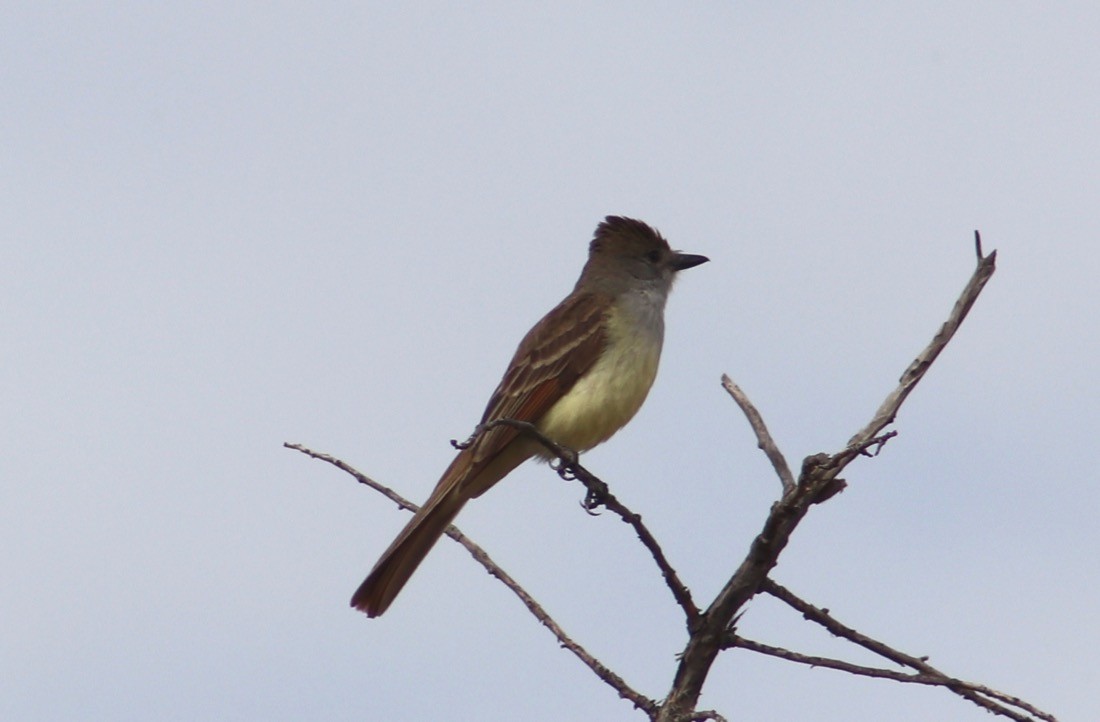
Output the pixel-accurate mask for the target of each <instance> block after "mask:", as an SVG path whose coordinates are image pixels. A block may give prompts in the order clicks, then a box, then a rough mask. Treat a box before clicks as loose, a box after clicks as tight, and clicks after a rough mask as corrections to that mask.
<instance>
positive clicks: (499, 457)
mask: <svg viewBox="0 0 1100 722" xmlns="http://www.w3.org/2000/svg"><path fill="white" fill-rule="evenodd" d="M707 260H708V259H707V258H706V257H705V256H695V255H691V254H687V253H679V252H678V251H673V250H672V249H670V248H669V245H668V242H667V241H665V239H664V238H662V237H661V235H660V234H659V233H657V231H655V230H654V229H652V228H650V227H649V226H647V225H646V224H645V223H642V222H641V221H636V220H633V219H630V218H621V217H619V216H608V217H607V218H606V219H605V220H604V221H603V223H601V224H600V225H599V227H597V228H596V234H595V237H594V238H593V239H592V242H591V244H590V245H589V247H588V263H586V264H585V266H584V270H582V271H581V277H580V279H579V280H578V281H577V285H576V286H575V287H574V288H573V292H572V293H570V294H569V295H568V296H566V297H565V300H563V301H562V302H561V303H559V304H558V305H557V307H555V308H554V310H552V311H550V313H548V314H546V315H545V316H544V317H543V318H542V320H541V321H539V322H538V323H537V324H535V327H534V328H532V329H531V330H530V331H528V332H527V335H526V336H524V337H523V341H521V342H520V344H519V348H517V349H516V354H515V356H513V357H512V361H511V363H509V364H508V370H507V371H505V372H504V378H503V379H502V380H501V382H500V385H499V386H497V389H496V391H494V392H493V396H492V398H490V399H489V405H488V406H486V407H485V414H484V415H482V417H481V423H482V424H486V423H489V422H491V421H495V420H497V419H515V420H518V421H526V422H530V423H532V424H534V425H535V427H536V428H538V430H539V431H540V432H542V433H543V434H544V435H546V436H547V437H549V438H551V439H553V440H554V441H556V442H557V443H558V444H561V445H562V446H565V447H568V448H570V449H573V450H574V451H587V450H588V449H591V448H592V447H594V446H596V445H597V444H600V443H602V442H604V441H607V440H608V439H609V438H611V435H612V434H614V433H615V432H616V431H618V430H619V429H621V428H622V427H623V425H624V424H626V422H628V421H630V419H631V418H633V417H634V414H635V413H637V411H638V409H639V408H641V406H642V402H643V401H645V397H646V395H647V394H648V393H649V389H650V387H651V386H652V385H653V379H654V378H655V377H656V376H657V363H658V361H659V360H660V357H661V345H662V343H663V341H664V334H665V321H664V311H665V301H666V300H668V293H669V291H670V290H671V289H672V282H673V279H675V277H676V273H677V272H678V271H683V270H685V269H687V268H692V267H693V266H698V265H699V264H701V263H705V262H706V261H707ZM532 456H538V457H541V458H544V459H546V458H549V457H550V454H549V453H548V452H547V450H546V449H545V447H543V446H542V445H541V444H540V443H539V442H538V441H536V440H534V439H532V438H531V437H530V436H527V435H525V434H523V433H522V432H521V431H520V430H518V429H516V428H515V427H513V426H496V427H494V428H492V429H489V430H487V431H484V432H482V433H481V434H480V435H478V436H477V437H476V439H475V440H474V441H473V443H472V444H471V445H470V446H469V447H468V448H466V449H463V450H462V451H460V452H459V453H458V455H457V456H456V457H455V459H454V461H452V462H451V465H450V466H448V467H447V470H446V471H445V472H443V477H442V478H441V479H440V480H439V483H438V484H436V486H435V490H434V491H432V494H431V496H429V497H428V500H427V501H426V502H424V505H423V506H421V507H420V510H419V511H418V512H416V514H415V515H414V516H413V518H412V520H411V521H410V522H409V523H408V525H406V526H405V528H404V529H403V530H402V531H401V533H400V534H398V535H397V538H396V539H395V540H394V542H393V543H392V544H390V547H389V549H387V550H386V551H385V552H384V553H383V554H382V557H381V559H379V560H378V563H377V564H375V565H374V569H372V570H371V573H370V574H369V575H368V576H367V578H366V580H364V581H363V583H362V584H361V585H360V586H359V589H357V590H356V592H355V594H354V595H353V596H352V598H351V606H353V607H355V608H356V609H359V610H361V611H363V612H366V613H367V615H368V616H371V617H377V616H378V615H380V614H382V613H383V612H385V611H386V609H387V608H389V606H390V604H391V603H392V602H393V600H394V598H395V597H396V596H397V594H398V592H400V591H401V588H402V587H404V586H405V583H406V582H407V581H408V580H409V577H410V576H412V574H413V572H415V571H416V568H417V567H418V566H419V565H420V562H421V561H423V560H424V557H425V556H426V555H427V554H428V552H429V551H430V550H431V548H432V546H433V545H434V544H435V543H436V541H438V540H439V537H440V536H441V535H442V534H443V532H444V530H445V529H446V528H447V525H448V524H450V523H451V521H452V520H453V519H454V518H455V516H457V514H458V512H459V511H461V509H462V507H463V506H465V504H466V502H467V501H469V500H470V499H473V498H474V497H477V496H481V495H482V494H483V493H484V492H485V491H486V490H488V489H489V487H491V486H492V485H493V484H496V483H497V482H498V481H500V480H501V479H503V478H504V477H505V476H507V475H508V473H509V472H510V471H512V469H514V468H516V467H517V466H519V465H520V464H521V463H522V462H523V461H525V460H526V459H529V458H531V457H532Z"/></svg>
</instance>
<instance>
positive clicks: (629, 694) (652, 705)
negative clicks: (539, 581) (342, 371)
mask: <svg viewBox="0 0 1100 722" xmlns="http://www.w3.org/2000/svg"><path fill="white" fill-rule="evenodd" d="M283 446H285V447H286V448H288V449H294V450H295V451H300V452H302V453H303V454H306V455H307V456H311V457H313V458H314V459H319V460H321V461H326V462H328V463H330V464H332V465H333V466H335V467H336V468H338V469H340V470H342V471H345V472H347V473H348V474H351V475H352V476H353V477H355V479H356V480H357V481H358V482H359V483H361V484H365V485H367V486H369V487H370V488H371V489H374V490H375V491H377V492H379V493H381V494H382V495H383V496H385V497H386V498H387V499H389V500H390V501H392V502H394V503H395V504H397V506H398V507H400V508H401V509H405V510H407V511H411V512H414V513H415V512H416V511H417V510H418V509H419V508H420V507H419V506H417V505H416V504H414V503H412V502H411V501H409V500H408V499H406V498H405V497H403V496H401V495H400V494H398V493H397V492H395V491H394V490H392V489H390V488H389V487H387V486H385V485H384V484H380V483H378V482H377V481H374V480H373V479H371V478H370V477H368V476H366V475H365V474H362V473H361V472H359V471H357V470H356V469H355V468H354V467H352V466H351V465H350V464H347V463H345V462H343V461H341V460H340V459H337V458H335V457H333V456H329V455H328V454H322V453H320V452H317V451H313V450H312V449H309V448H307V447H305V446H302V445H301V444H291V443H289V442H288V443H284V444H283ZM444 533H445V534H446V535H447V536H449V537H450V538H451V539H453V540H455V541H456V542H458V543H459V544H461V545H462V546H463V547H464V548H465V549H466V551H468V552H469V553H470V555H471V556H472V557H473V558H474V559H475V560H477V562H478V564H480V565H481V566H482V567H484V568H485V571H487V572H489V574H491V575H492V576H494V577H496V578H497V579H499V580H500V581H501V583H502V584H504V586H506V587H508V589H510V590H511V591H512V593H513V594H515V595H516V596H517V597H519V599H520V601H521V602H523V604H524V605H525V606H526V607H527V609H528V610H529V611H530V612H531V614H533V615H534V616H535V618H536V619H538V620H539V622H540V623H541V624H542V625H543V626H544V627H546V628H547V629H549V630H550V632H551V633H553V635H554V636H555V637H557V638H558V643H559V644H560V645H561V646H562V647H564V648H565V649H567V650H569V651H570V652H572V653H573V654H574V655H576V657H577V658H578V659H580V660H581V662H583V663H584V664H585V665H587V666H588V668H589V669H591V670H592V671H593V672H594V673H595V674H596V676H597V677H599V678H600V679H602V680H603V681H604V682H605V683H607V684H608V685H610V686H611V687H612V688H613V689H614V690H615V691H616V692H617V693H618V694H619V696H620V697H622V698H623V699H625V700H627V701H629V702H631V703H633V705H634V706H635V707H637V708H638V709H640V710H642V711H644V712H645V713H646V714H647V715H649V716H650V717H652V716H653V715H654V714H655V713H656V708H657V703H656V702H654V701H653V700H652V699H649V698H648V697H646V696H645V695H643V694H641V693H639V692H637V691H635V690H634V689H633V688H632V687H631V686H630V685H628V684H627V683H626V681H625V680H623V678H622V677H620V676H619V675H617V674H615V673H614V672H612V671H611V670H610V669H608V668H607V667H606V666H604V664H603V663H602V662H600V661H599V660H598V659H596V658H595V657H593V656H592V655H591V654H590V653H589V652H588V650H586V649H585V648H584V647H582V646H581V645H580V644H578V643H577V642H575V641H573V639H572V638H571V637H570V636H569V635H568V634H566V632H565V630H563V629H562V628H561V626H560V625H559V624H558V623H557V622H556V621H554V619H553V618H552V617H551V616H550V614H549V613H548V612H547V611H546V610H545V609H544V608H543V607H542V605H541V604H539V603H538V602H537V601H535V599H534V598H533V597H532V596H531V595H530V594H529V593H528V592H527V590H526V589H524V588H523V587H522V586H520V584H519V583H518V582H516V580H515V579H513V578H512V577H511V575H509V574H508V572H506V571H504V570H503V569H501V567H500V566H499V565H498V564H497V563H496V562H494V561H493V560H492V558H491V557H490V556H489V555H488V554H487V553H486V552H485V550H484V549H482V548H481V547H480V546H479V545H477V544H475V543H474V542H473V541H471V540H470V538H469V537H467V536H466V535H465V534H463V533H462V532H461V531H460V530H459V529H458V527H456V526H455V525H454V524H451V525H450V526H448V527H447V530H446V532H444Z"/></svg>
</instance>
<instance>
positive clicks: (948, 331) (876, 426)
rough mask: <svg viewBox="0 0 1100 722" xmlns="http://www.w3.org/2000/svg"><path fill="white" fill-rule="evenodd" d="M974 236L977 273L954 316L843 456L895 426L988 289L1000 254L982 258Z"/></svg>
mask: <svg viewBox="0 0 1100 722" xmlns="http://www.w3.org/2000/svg"><path fill="white" fill-rule="evenodd" d="M974 235H975V238H976V239H977V240H976V243H975V246H976V250H977V253H978V265H977V267H976V268H975V269H974V273H973V274H971V276H970V280H969V281H968V282H967V284H966V287H965V288H964V289H963V292H962V293H961V294H960V295H959V298H958V300H957V301H955V306H954V308H952V309H951V314H950V315H949V316H948V317H947V321H945V322H944V324H943V326H941V327H940V330H939V332H938V333H936V335H935V336H934V337H932V341H931V342H930V343H929V344H928V345H927V346H926V347H925V348H924V350H923V351H921V352H920V353H919V354H917V357H916V358H915V359H913V363H911V364H909V367H908V368H906V369H905V373H903V374H902V375H901V378H900V379H899V380H898V386H897V388H895V389H894V390H893V391H892V392H890V394H889V395H888V396H887V397H886V399H885V400H884V401H883V402H882V404H881V405H880V406H879V408H878V411H876V412H875V415H874V417H873V418H872V419H871V421H870V422H868V424H867V425H866V426H864V427H863V428H862V429H860V430H859V432H858V433H856V434H855V436H853V437H852V438H851V439H850V440H849V441H848V449H846V450H845V452H842V453H852V454H855V453H858V452H857V451H854V449H855V447H859V446H860V445H862V444H865V443H866V441H867V440H868V439H871V438H873V437H874V436H875V435H876V434H878V432H880V431H882V430H883V429H884V428H886V426H887V425H889V424H891V423H893V421H894V419H895V418H896V417H897V415H898V410H899V409H900V408H901V405H902V404H903V403H905V399H906V397H907V396H909V393H910V392H911V391H912V390H913V389H914V388H915V387H916V385H917V384H918V383H919V382H920V380H921V379H923V378H924V375H925V374H926V373H927V372H928V369H929V368H930V367H931V366H932V362H933V361H935V360H936V357H938V356H939V355H940V352H941V351H943V349H944V348H945V347H946V346H947V344H948V342H949V341H951V338H952V337H953V336H954V335H955V332H956V331H958V330H959V326H960V325H962V322H963V319H965V318H966V315H967V314H968V313H970V308H971V307H972V306H973V305H974V302H975V301H977V300H978V296H979V295H980V294H981V292H982V289H983V288H985V284H986V283H987V282H988V281H989V279H990V278H991V277H992V276H993V272H994V271H995V270H997V252H996V251H993V252H992V253H990V254H989V255H988V256H983V255H982V243H981V235H979V234H978V232H977V231H975V232H974ZM864 448H866V447H864ZM838 456H839V455H838Z"/></svg>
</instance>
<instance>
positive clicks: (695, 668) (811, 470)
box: [657, 252, 997, 722]
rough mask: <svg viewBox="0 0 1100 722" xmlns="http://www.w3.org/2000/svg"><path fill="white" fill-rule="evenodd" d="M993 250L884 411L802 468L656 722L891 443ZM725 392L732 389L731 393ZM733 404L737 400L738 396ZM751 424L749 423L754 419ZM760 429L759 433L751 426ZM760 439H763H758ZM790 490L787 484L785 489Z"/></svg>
mask: <svg viewBox="0 0 1100 722" xmlns="http://www.w3.org/2000/svg"><path fill="white" fill-rule="evenodd" d="M996 255H997V254H996V252H993V253H991V254H990V255H989V256H980V257H979V258H978V266H977V268H976V269H975V271H974V273H973V275H972V276H971V278H970V281H969V282H968V283H967V285H966V287H965V288H964V289H963V292H962V294H961V295H960V296H959V298H958V300H957V301H956V302H955V307H954V308H953V309H952V311H951V314H950V316H949V317H948V319H947V322H946V323H944V325H943V327H942V328H941V329H940V331H939V333H937V334H936V336H935V337H934V338H933V339H932V342H931V343H930V344H929V345H928V347H927V348H926V349H925V350H924V351H922V352H921V354H920V355H919V356H917V359H916V360H915V361H914V362H913V363H912V364H910V366H909V368H908V369H906V371H905V373H904V374H902V377H901V384H900V385H899V387H898V389H896V390H895V391H894V392H893V393H892V394H890V396H888V397H887V398H886V400H885V401H884V402H883V403H882V405H881V406H880V407H879V410H878V411H877V412H876V413H875V416H874V418H873V419H872V420H871V422H870V423H868V424H867V426H865V427H864V428H863V429H862V430H860V431H859V432H858V433H857V434H855V435H854V436H853V437H852V439H851V440H850V441H849V442H848V445H847V447H845V449H843V450H842V451H840V452H839V453H837V454H833V455H829V454H815V455H813V456H808V457H806V459H804V460H803V462H802V470H801V472H800V474H799V477H798V482H797V483H796V485H795V487H794V489H793V490H791V491H789V492H785V493H784V494H783V497H782V498H781V499H780V500H779V501H777V502H776V503H775V504H774V505H773V506H772V509H771V512H770V513H769V514H768V518H767V520H766V521H765V522H764V529H763V530H762V531H761V532H760V534H758V535H757V536H756V538H755V539H754V540H753V542H752V545H751V546H750V547H749V553H748V555H747V556H746V557H745V560H744V561H743V562H741V565H740V566H739V567H738V568H737V570H736V571H735V572H734V573H733V576H731V577H730V579H729V580H728V581H727V582H726V584H725V586H723V587H722V590H721V591H720V592H719V593H718V596H717V597H715V599H714V601H713V602H711V604H710V606H709V607H707V609H706V611H705V612H704V613H703V617H702V624H701V625H700V628H699V629H697V630H696V631H695V632H693V633H692V635H691V638H690V639H689V640H688V643H687V646H686V647H685V648H684V651H683V653H682V654H681V655H680V664H679V666H678V667H677V669H676V676H675V678H674V679H673V682H672V688H671V690H670V691H669V694H668V696H667V697H666V698H665V703H664V704H663V705H662V706H661V710H660V715H659V716H658V718H657V719H658V720H659V722H681V721H682V720H686V719H690V718H691V715H692V714H693V710H694V709H695V705H696V703H697V702H698V701H699V695H700V694H701V693H702V690H703V684H704V683H705V682H706V678H707V675H708V674H709V672H710V669H711V667H712V666H713V664H714V660H715V658H716V657H717V656H718V652H719V650H720V648H721V645H722V644H723V642H724V641H725V637H726V632H727V629H728V627H729V626H730V624H731V623H732V621H733V619H734V618H735V617H736V616H737V614H738V612H739V611H740V609H741V608H742V607H743V606H744V605H745V603H746V602H748V601H749V600H750V599H752V597H753V596H755V595H756V594H757V593H758V592H759V590H760V586H761V584H762V582H763V581H764V580H765V579H766V578H767V575H768V573H769V572H770V571H771V570H772V568H773V567H774V566H775V565H776V564H777V563H778V561H779V556H780V554H782V552H783V549H784V548H785V547H786V546H787V542H788V541H789V540H790V536H791V534H792V533H793V532H794V530H795V528H796V527H797V526H798V524H799V522H800V521H801V520H802V517H804V516H805V515H806V513H807V511H809V508H810V506H811V505H812V504H815V503H819V502H822V501H825V500H826V499H828V498H830V497H831V496H833V495H835V494H836V493H837V492H838V491H840V490H841V489H843V488H844V485H845V482H844V480H843V479H841V478H839V476H840V472H841V471H842V470H843V469H844V467H846V466H847V465H848V464H849V463H850V462H851V461H852V459H854V458H856V457H857V456H859V455H860V454H862V453H864V452H866V451H867V449H868V448H870V447H871V446H875V445H879V446H881V444H882V443H883V442H885V441H886V437H879V436H878V434H879V432H880V431H882V429H883V428H884V427H885V426H886V425H887V424H889V423H891V422H892V421H893V420H894V417H895V416H896V415H897V412H898V409H900V408H901V405H902V403H904V401H905V399H906V397H907V396H908V395H909V393H910V392H911V391H912V390H913V387H915V386H916V384H917V382H919V381H920V379H922V378H923V377H924V374H925V373H926V372H927V370H928V367H929V366H930V365H931V364H932V362H933V361H935V359H936V357H937V356H938V355H939V353H940V352H941V351H942V350H943V348H944V347H945V346H946V345H947V343H948V342H949V341H950V340H951V338H952V337H953V336H954V334H955V332H956V331H957V330H958V328H959V325H960V324H961V323H962V320H963V319H964V318H965V317H966V314H967V312H968V311H969V310H970V308H971V306H973V304H974V301H975V300H976V299H977V297H978V295H979V294H980V293H981V291H982V289H983V288H984V287H985V284H986V282H987V281H988V280H989V278H990V276H992V275H993V271H994V268H995V266H994V261H995V259H996ZM727 390H728V389H727ZM735 398H736V397H735ZM750 423H751V420H750ZM754 428H755V427H754ZM758 438H759V437H758ZM784 488H786V485H784Z"/></svg>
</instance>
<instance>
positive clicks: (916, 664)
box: [737, 579, 1057, 722]
mask: <svg viewBox="0 0 1100 722" xmlns="http://www.w3.org/2000/svg"><path fill="white" fill-rule="evenodd" d="M760 591H761V592H764V593H766V594H769V595H771V596H772V597H775V598H776V599H778V600H780V601H781V602H783V603H785V604H787V605H788V606H790V607H791V608H792V609H794V610H796V611H798V612H799V613H801V614H802V616H803V617H804V618H805V619H808V620H810V621H811V622H814V623H816V624H820V625H821V626H823V627H825V629H827V630H828V631H829V633H830V634H832V635H834V636H837V637H841V638H843V639H847V640H848V641H849V642H852V643H853V644H857V645H859V646H860V647H863V648H864V649H866V650H868V651H871V652H874V653H875V654H877V655H879V656H880V657H884V658H885V659H888V660H890V661H891V662H894V663H895V664H899V665H901V666H903V667H910V668H912V669H915V670H917V671H918V672H920V673H921V675H923V676H924V677H927V678H928V679H929V680H932V681H925V680H924V679H906V680H899V681H914V682H919V683H921V684H936V685H939V686H942V687H947V688H948V689H950V690H951V691H952V692H955V693H956V694H958V695H960V696H962V697H964V698H966V699H968V700H970V701H971V702H973V703H974V704H976V705H979V706H981V707H984V708H985V709H987V710H989V711H990V712H994V713H997V714H1001V715H1005V716H1007V717H1010V718H1012V719H1014V720H1021V721H1026V720H1029V719H1033V718H1038V719H1041V720H1045V721H1046V722H1057V720H1056V719H1055V718H1054V716H1053V715H1051V714H1049V713H1047V712H1043V711H1042V710H1040V709H1038V708H1036V707H1035V706H1033V705H1031V704H1029V703H1027V702H1025V701H1023V700H1022V699H1020V698H1019V697H1014V696H1012V695H1009V694H1005V693H1004V692H998V691H997V690H995V689H991V688H989V687H986V686H984V685H979V684H974V683H972V682H965V681H963V680H961V679H957V678H955V677H950V676H948V675H946V674H944V673H943V672H941V671H940V670H938V669H936V668H935V667H933V666H932V665H930V664H928V661H927V657H914V656H912V655H910V654H906V653H905V652H901V651H899V650H896V649H894V648H893V647H891V646H889V645H887V644H885V643H884V642H880V641H879V640H877V639H874V638H872V637H868V636H867V635H865V634H863V633H861V632H858V631H856V630H855V629H853V628H851V627H849V626H847V625H845V624H841V623H840V622H838V621H837V620H836V619H834V618H833V617H832V615H831V614H830V613H829V611H828V610H826V609H822V608H819V607H816V606H814V605H813V604H810V603H809V602H807V601H805V600H804V599H801V598H800V597H798V596H797V595H796V594H794V593H793V592H791V591H790V590H789V589H787V588H786V587H784V586H782V585H781V584H779V583H778V582H776V581H774V580H772V579H765V580H764V581H763V583H761V585H760ZM737 646H744V645H740V644H738V645H737ZM757 651H759V650H757ZM792 654H794V653H792ZM776 656H779V655H776ZM794 661H800V660H794ZM842 664H846V663H842ZM820 666H830V665H826V664H822V665H820ZM837 668H838V669H839V667H837ZM847 671H852V670H847ZM867 676H887V675H867ZM904 676H909V675H904ZM987 698H991V699H994V700H997V701H998V702H1003V703H1005V704H1008V705H1011V706H1013V707H1016V708H1018V709H1022V710H1024V711H1025V712H1027V715H1022V716H1021V715H1020V714H1019V713H1018V712H1014V711H1012V710H1008V709H1006V708H1004V707H1002V706H1001V705H998V704H996V703H995V702H992V701H991V699H987ZM1028 715H1031V716H1030V717H1029V716H1028Z"/></svg>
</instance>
